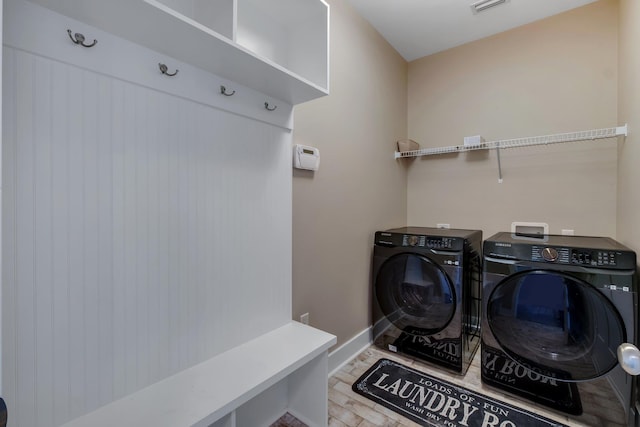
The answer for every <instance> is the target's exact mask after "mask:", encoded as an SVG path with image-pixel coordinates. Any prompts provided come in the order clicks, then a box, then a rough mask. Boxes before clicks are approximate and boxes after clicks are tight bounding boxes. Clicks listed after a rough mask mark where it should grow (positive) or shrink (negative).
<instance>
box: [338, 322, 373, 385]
mask: <svg viewBox="0 0 640 427" xmlns="http://www.w3.org/2000/svg"><path fill="white" fill-rule="evenodd" d="M372 337H373V330H372V327H371V326H369V327H368V328H367V329H365V330H363V331H362V332H360V333H358V334H356V335H355V336H354V337H353V338H351V339H350V340H349V341H347V342H346V343H344V344H342V345H341V346H340V347H338V348H336V349H335V350H333V351H332V352H331V353H329V377H331V376H332V375H333V374H335V373H336V372H337V371H338V370H339V369H340V368H342V367H343V366H344V365H346V364H347V363H349V362H350V361H351V360H352V359H353V358H354V357H356V356H357V355H358V354H360V353H361V352H362V351H363V350H364V349H365V348H367V347H369V346H370V345H371V343H372V342H373V338H372Z"/></svg>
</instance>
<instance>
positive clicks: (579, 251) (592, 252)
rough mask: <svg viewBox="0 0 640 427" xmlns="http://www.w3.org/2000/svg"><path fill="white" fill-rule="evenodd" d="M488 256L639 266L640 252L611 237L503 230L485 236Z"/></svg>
mask: <svg viewBox="0 0 640 427" xmlns="http://www.w3.org/2000/svg"><path fill="white" fill-rule="evenodd" d="M483 254H484V256H485V259H486V258H494V257H495V258H502V259H510V260H515V261H529V262H536V263H540V264H558V265H568V266H575V267H585V268H601V269H611V270H635V269H636V268H637V267H636V253H635V252H634V251H632V250H631V249H629V248H627V247H626V246H624V245H622V244H621V243H618V242H616V241H615V240H613V239H610V238H608V237H590V236H559V235H546V236H536V237H531V236H520V235H517V234H513V233H507V232H500V233H497V234H495V235H494V236H492V237H490V238H489V239H487V240H485V241H484V243H483Z"/></svg>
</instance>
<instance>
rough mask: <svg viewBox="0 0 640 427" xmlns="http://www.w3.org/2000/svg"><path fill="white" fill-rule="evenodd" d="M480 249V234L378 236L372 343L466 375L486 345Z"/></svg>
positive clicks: (397, 232)
mask: <svg viewBox="0 0 640 427" xmlns="http://www.w3.org/2000/svg"><path fill="white" fill-rule="evenodd" d="M481 250H482V232H481V231H478V230H455V229H439V228H424V227H406V228H397V229H392V230H387V231H378V232H376V234H375V245H374V250H373V263H372V267H373V271H372V273H373V274H372V277H373V298H372V299H373V310H372V312H373V339H374V344H375V345H376V346H378V347H381V348H384V349H386V350H390V351H393V352H398V353H403V354H405V355H408V356H410V357H412V358H414V359H418V360H421V361H424V362H428V363H431V364H433V365H437V366H439V367H443V368H446V369H447V370H449V371H452V372H455V373H458V374H464V373H465V372H466V371H467V369H468V367H469V364H470V362H471V359H472V358H473V355H474V354H475V352H476V350H477V348H478V346H479V343H480V330H479V328H480V310H481V307H480V306H481V301H480V291H481V280H482V274H481V267H482V256H481Z"/></svg>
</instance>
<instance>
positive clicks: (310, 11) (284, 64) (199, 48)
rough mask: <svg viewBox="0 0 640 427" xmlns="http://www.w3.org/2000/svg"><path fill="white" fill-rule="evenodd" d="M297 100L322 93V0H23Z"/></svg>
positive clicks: (325, 69) (325, 44)
mask: <svg viewBox="0 0 640 427" xmlns="http://www.w3.org/2000/svg"><path fill="white" fill-rule="evenodd" d="M30 1H32V2H34V3H37V4H40V5H42V6H44V7H47V8H49V9H51V10H53V11H55V12H58V13H60V14H62V15H65V16H68V17H70V18H73V19H76V20H78V21H81V22H84V23H86V24H89V25H92V26H95V27H97V28H100V29H102V30H104V31H107V32H109V33H112V34H114V35H117V36H119V37H122V38H124V39H127V40H130V41H133V42H135V43H138V44H140V45H142V46H145V47H147V48H150V49H152V50H155V51H158V52H160V53H163V54H165V55H168V56H170V57H172V58H175V59H177V60H180V61H184V62H186V63H188V64H191V65H194V66H196V67H198V68H202V69H204V70H206V71H209V72H211V73H214V74H216V75H219V76H221V77H224V78H227V79H230V80H232V81H234V82H237V83H239V84H242V85H245V86H247V87H250V88H252V89H255V90H257V91H259V92H262V93H264V94H267V95H269V96H272V97H274V98H276V99H279V100H282V101H285V102H288V103H290V104H298V103H301V102H305V101H309V100H311V99H314V98H318V97H321V96H324V95H327V94H328V93H329V66H328V58H329V53H328V52H329V51H328V50H329V6H328V5H327V4H326V3H325V2H324V1H323V0H271V1H269V2H268V8H267V7H266V6H265V4H264V3H266V2H263V1H257V0H215V1H204V0H162V1H158V0H110V1H103V0H66V1H59V0H30Z"/></svg>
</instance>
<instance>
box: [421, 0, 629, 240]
mask: <svg viewBox="0 0 640 427" xmlns="http://www.w3.org/2000/svg"><path fill="white" fill-rule="evenodd" d="M626 3H628V4H629V6H627V7H628V8H631V6H630V4H631V3H634V5H633V8H635V9H636V12H637V4H635V3H637V2H636V0H629V1H627V2H626ZM636 18H637V13H636ZM631 21H632V20H631V19H630V22H631ZM634 22H638V20H637V19H636V20H635V21H634ZM631 26H632V25H631V24H629V27H631ZM634 31H636V33H637V29H634ZM636 35H637V34H636ZM617 37H618V2H617V1H616V0H601V1H599V2H596V3H593V4H591V5H588V6H585V7H582V8H578V9H574V10H572V11H569V12H566V13H563V14H561V15H556V16H554V17H551V18H548V19H545V20H542V21H538V22H535V23H532V24H529V25H526V26H523V27H520V28H517V29H514V30H511V31H508V32H504V33H501V34H498V35H495V36H492V37H489V38H486V39H482V40H479V41H477V42H473V43H469V44H466V45H463V46H460V47H457V48H454V49H450V50H448V51H445V52H442V53H439V54H435V55H431V56H429V57H425V58H422V59H419V60H416V61H413V62H411V63H410V64H409V98H408V101H409V109H408V112H409V116H408V117H409V118H408V127H409V138H411V139H414V140H415V141H417V142H419V143H420V144H421V146H423V147H437V146H449V145H458V144H462V142H463V137H464V136H470V135H482V136H483V137H484V138H485V140H487V141H494V140H499V139H508V138H519V137H527V136H537V135H547V134H554V133H562V132H571V131H578V130H587V129H596V128H604V127H613V126H617V125H618V114H617V94H618V87H617V85H618V81H617V79H618V77H617V75H618V69H617ZM635 40H638V38H635ZM636 48H637V45H636ZM631 49H632V47H631V46H629V50H631ZM635 70H636V75H637V66H636V68H635ZM635 87H636V92H633V93H635V94H637V93H638V92H637V85H636V86H635ZM634 101H635V102H636V110H635V111H636V113H637V111H638V110H637V102H638V101H637V97H636V99H634ZM636 117H637V114H636ZM637 153H638V152H637V150H636V154H635V157H636V159H637V158H638V154H637ZM501 160H502V168H503V178H504V181H503V183H502V184H499V183H498V168H497V159H496V151H491V152H472V153H460V154H458V155H440V156H429V157H423V158H420V159H416V161H414V162H413V164H412V165H411V167H410V169H409V177H408V222H409V224H410V225H421V226H433V225H435V224H436V223H450V224H451V226H452V227H460V228H479V229H482V230H483V231H484V237H489V236H490V235H491V234H493V233H495V232H497V231H500V230H509V228H510V226H511V222H512V221H530V222H546V223H548V224H549V227H550V232H552V233H559V232H560V231H561V229H574V230H575V233H576V234H589V235H607V236H612V237H615V234H616V226H615V223H616V190H617V189H616V180H617V178H616V173H617V172H616V170H617V165H616V163H617V159H616V143H615V140H605V141H604V142H602V141H601V142H581V143H572V144H560V145H555V146H546V147H529V148H520V149H511V150H503V151H502V152H501ZM636 163H637V162H636ZM637 169H638V168H637V167H636V170H637ZM629 182H630V181H629ZM634 182H640V181H638V176H637V172H636V176H635V181H634ZM625 185H626V186H627V187H628V186H629V185H630V184H629V183H626V184H625ZM635 206H636V212H637V211H638V199H637V198H636V199H635ZM636 217H637V215H636ZM636 236H637V235H636ZM637 239H638V238H637V237H636V241H637Z"/></svg>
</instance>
